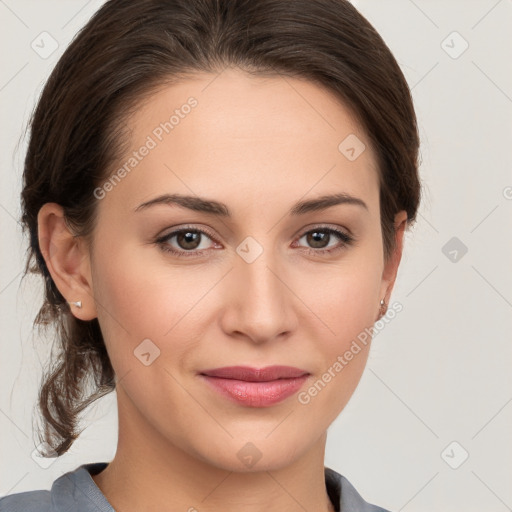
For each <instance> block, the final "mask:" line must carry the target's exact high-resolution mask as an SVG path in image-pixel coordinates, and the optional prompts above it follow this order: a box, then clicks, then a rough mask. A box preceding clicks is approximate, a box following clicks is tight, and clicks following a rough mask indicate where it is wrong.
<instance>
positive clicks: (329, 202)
mask: <svg viewBox="0 0 512 512" xmlns="http://www.w3.org/2000/svg"><path fill="white" fill-rule="evenodd" d="M157 204H166V205H178V206H181V207H183V208H188V209H189V210H193V211H196V212H202V213H207V214H210V215H216V216H218V217H223V218H227V217H231V216H232V215H231V212H230V211H229V208H228V207H227V205H225V204H224V203H220V202H218V201H214V200H211V199H205V198H201V197H197V196H187V195H182V194H163V195H160V196H158V197H155V198H154V199H151V200H149V201H146V202H144V203H142V204H140V205H139V206H137V207H136V208H135V209H134V211H135V212H138V211H141V210H145V209H147V208H149V207H151V206H155V205H157ZM339 204H350V205H356V206H361V207H363V208H365V209H366V210H367V211H368V206H367V205H366V203H365V202H364V201H363V200H362V199H359V198H358V197H354V196H352V195H350V194H347V193H345V192H341V193H338V194H332V195H324V196H321V197H318V198H316V199H308V200H307V201H299V202H298V203H296V204H295V205H293V207H292V208H291V209H290V214H291V215H292V216H296V215H304V214H306V213H309V212H315V211H319V210H325V209H327V208H331V207H332V206H336V205H339Z"/></svg>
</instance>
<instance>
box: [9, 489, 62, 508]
mask: <svg viewBox="0 0 512 512" xmlns="http://www.w3.org/2000/svg"><path fill="white" fill-rule="evenodd" d="M51 510H52V503H51V497H50V491H27V492H19V493H17V494H9V495H8V496H4V497H3V498H0V512H50V511H51Z"/></svg>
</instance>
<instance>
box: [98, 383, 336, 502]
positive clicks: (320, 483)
mask: <svg viewBox="0 0 512 512" xmlns="http://www.w3.org/2000/svg"><path fill="white" fill-rule="evenodd" d="M120 398H122V399H121V400H120ZM126 399H127V397H126V395H123V393H122V390H120V389H119V390H118V414H119V437H118V445H117V451H116V455H115V457H114V459H113V460H112V461H111V462H110V464H109V465H108V466H107V467H106V468H105V469H104V470H103V471H102V472H101V473H99V474H97V475H93V477H92V478H93V480H94V482H95V483H96V485H97V486H98V487H99V488H100V490H101V491H102V492H103V494H104V495H105V497H106V498H107V500H108V501H109V502H110V504H111V505H112V507H113V508H114V509H115V510H122V511H123V512H132V511H137V512H145V511H150V510H161V511H162V512H166V511H167V510H173V511H174V510H184V511H189V512H197V511H199V512H213V511H217V510H223V511H225V512H235V511H239V510H244V511H245V512H263V511H264V512H277V511H279V512H282V510H286V511H290V512H294V511H297V512H304V510H311V511H321V512H326V511H333V510H334V508H333V507H332V503H331V502H330V500H329V497H328V495H327V490H326V486H325V475H324V455H325V442H326V437H327V434H326V433H324V434H323V435H322V436H321V437H320V438H319V439H318V440H317V441H316V443H315V444H313V445H312V446H311V448H310V449H309V450H307V451H306V452H305V453H304V454H303V455H302V456H301V457H300V458H298V459H294V460H293V461H292V462H291V463H289V464H286V465H284V466H280V467H273V466H270V467H266V466H265V465H264V464H263V461H264V457H262V459H261V460H260V461H258V462H257V463H256V464H255V465H254V467H252V468H250V469H247V470H245V471H243V472H240V471H233V470H229V468H222V467H219V466H215V465H213V464H212V463H211V461H208V460H206V459H205V458H204V457H202V456H201V454H198V453H193V450H192V449H191V448H190V447H187V449H184V448H183V447H182V446H183V445H182V443H179V440H178V442H174V443H173V442H172V441H171V440H170V439H169V438H168V437H165V438H164V437H163V436H162V433H161V432H159V431H157V430H155V429H154V428H153V427H152V426H151V425H150V424H148V423H147V422H146V421H143V418H142V417H141V416H140V415H139V414H136V413H135V412H134V411H133V410H132V408H133V404H130V403H129V402H128V401H127V400H126ZM128 420H129V421H128ZM213 441H214V440H213V439H212V442H213Z"/></svg>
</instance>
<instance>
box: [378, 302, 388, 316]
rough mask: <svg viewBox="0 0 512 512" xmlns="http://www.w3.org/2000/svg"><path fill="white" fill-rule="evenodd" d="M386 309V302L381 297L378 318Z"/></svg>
mask: <svg viewBox="0 0 512 512" xmlns="http://www.w3.org/2000/svg"><path fill="white" fill-rule="evenodd" d="M386 310H387V304H386V301H385V300H384V299H381V300H380V310H379V318H380V317H381V316H384V314H385V313H386Z"/></svg>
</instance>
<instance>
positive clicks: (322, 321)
mask: <svg viewBox="0 0 512 512" xmlns="http://www.w3.org/2000/svg"><path fill="white" fill-rule="evenodd" d="M190 96H193V97H194V98H196V99H197V101H198V105H197V107H195V108H194V109H192V110H191V112H190V113H189V114H188V115H187V116H185V117H184V119H181V120H180V122H179V125H177V126H175V128H174V129H173V131H172V132H170V133H169V134H165V135H164V137H163V140H162V141H161V142H160V143H159V144H158V145H157V147H156V148H154V149H152V150H151V151H150V152H149V154H148V155H147V156H146V157H145V158H144V159H143V160H142V161H141V162H140V163H139V164H138V165H137V167H135V168H134V169H133V170H132V171H131V172H130V173H129V174H128V175H126V177H124V178H123V179H122V181H121V182H120V183H119V184H117V185H116V186H115V187H114V188H113V189H112V190H111V191H109V192H108V193H107V194H106V195H105V197H104V198H103V199H101V200H99V201H98V209H99V211H98V213H99V216H98V224H97V226H96V229H95V231H94V246H93V248H92V250H91V247H90V246H88V245H87V244H86V243H85V241H84V240H83V239H82V238H73V236H72V233H71V232H70V231H69V230H68V228H67V227H66V225H65V223H64V220H63V216H62V209H61V207H60V206H59V205H57V204H55V203H47V204H45V205H44V206H43V208H41V210H40V212H39V216H38V222H39V230H40V233H39V238H40V243H41V244H42V250H43V252H44V253H45V255H46V262H47V264H48V268H49V270H50V273H51V275H52V277H53V279H54V281H55V283H56V285H57V286H58V288H59V290H60V292H61V293H62V294H63V295H64V296H65V297H66V298H67V300H68V301H76V300H81V301H82V304H83V306H82V308H81V309H78V308H75V307H72V311H73V314H74V315H75V316H76V317H77V318H80V319H82V320H91V319H93V318H96V317H98V320H99V323H100V326H101V329H102V333H103V335H104V339H105V343H106V347H107V350H108V353H109V356H110V358H111V361H112V365H113V367H114V370H115V372H116V378H117V403H118V412H119V441H118V446H117V452H116V455H115V457H114V459H113V461H112V462H111V463H110V464H109V466H108V467H107V468H106V469H105V470H104V471H103V472H101V473H100V474H98V475H95V476H94V477H93V480H94V482H95V483H96V484H97V485H98V487H99V488H100V489H101V491H102V492H103V493H104V494H105V496H106V497H107V499H108V500H109V501H110V503H111V504H112V506H113V507H114V508H115V509H116V510H122V511H123V512H127V511H150V510H162V511H164V510H189V509H190V510H192V509H191V507H194V508H195V509H197V510H198V511H200V512H202V511H214V510H224V511H227V512H230V511H239V510H244V511H247V512H260V511H266V512H273V511H282V510H287V511H301V512H303V511H304V510H308V511H318V510H323V511H326V510H332V508H331V505H330V501H329V499H328V496H327V492H326V488H325V480H324V455H325V443H326V432H327V429H328V427H329V425H330V424H331V423H332V422H333V421H334V420H335V419H336V417H337V416H338V415H339V413H340V412H341V411H342V410H343V408H344V407H345V405H346V404H347V402H348V401H349V399H350V397H351V396H352V394H353V392H354V391H355V389H356V386H357V384H358V382H359V380H360V378H361V375H362V372H363V370H364V367H365V364H366V361H367V357H368V350H369V347H370V343H368V344H367V345H366V347H363V349H362V350H361V351H360V352H359V353H358V354H357V355H356V356H354V358H353V359H352V360H351V361H350V362H349V364H347V365H346V366H345V367H344V368H343V371H341V372H339V373H338V374H337V375H336V377H334V378H333V379H332V380H331V381H330V382H329V383H328V384H327V385H326V386H325V387H324V388H323V389H322V390H321V392H319V393H318V394H317V396H315V397H314V398H312V399H311V401H310V402H309V403H308V404H306V405H303V404H301V403H299V401H298V400H297V395H293V396H291V397H289V398H287V399H285V400H284V401H282V402H280V403H278V404H276V405H274V406H271V407H267V408H251V407H246V406H242V405H239V404H237V403H233V402H231V401H228V400H227V399H226V398H224V397H223V396H221V395H220V394H218V393H216V392H215V391H214V390H212V389H210V388H209V387H208V386H206V384H205V383H204V382H203V381H202V380H201V379H200V378H199V377H198V375H197V373H198V372H199V371H201V370H204V369H207V368H215V367H222V366H231V365H249V366H253V367H263V366H268V365H273V364H283V365H290V366H296V367H299V368H302V369H305V370H306V371H308V372H310V374H311V375H310V376H309V378H308V380H307V382H306V383H305V384H304V386H303V387H302V388H301V391H303V390H307V389H308V388H309V387H310V386H311V385H312V384H313V383H314V382H316V381H317V380H318V379H319V378H320V377H321V376H322V374H323V373H324V372H325V371H326V370H327V369H328V368H329V367H332V365H333V363H334V362H335V361H336V358H337V357H338V356H339V355H342V354H344V353H345V351H346V350H347V349H348V348H349V346H350V344H351V342H352V341H353V340H354V339H355V338H356V337H357V335H358V334H359V333H361V332H362V331H364V329H365V328H369V327H371V326H373V324H374V322H375V321H376V320H377V319H378V317H379V316H378V314H379V307H380V304H379V302H380V299H382V298H384V299H385V300H386V303H388V304H389V300H390V294H391V291H392V288H393V286H394V282H395V278H396V274H397V269H398V265H399V262H400V259H401V255H402V242H403V234H404V229H405V227H406V219H407V216H406V212H405V211H401V212H399V213H397V215H396V217H395V228H396V242H397V248H396V250H395V252H394V253H393V256H392V258H391V259H390V260H389V261H388V262H386V263H385V262H384V259H383V245H382V234H381V227H380V213H379V189H378V181H377V170H376V167H375V166H376V163H375V162H376V159H375V154H374V152H373V150H372V148H371V145H370V142H369V140H368V138H367V135H366V134H365V133H364V132H363V131H362V130H361V128H360V127H359V126H358V124H357V123H356V122H355V120H354V118H353V117H352V116H351V114H350V112H349V111H348V110H347V109H346V108H345V107H344V106H343V105H342V104H341V103H340V102H339V101H338V100H337V99H336V98H335V97H334V96H332V95H331V94H330V93H329V92H328V91H326V90H323V89H322V88H320V87H318V86H317V85H315V84H313V83H310V82H308V81H305V80H301V79H297V78H293V79H292V78H286V79H285V78H282V77H272V78H268V77H266V78H262V77H254V76H249V75H248V74H246V73H244V72H242V71H240V70H237V69H232V68H228V69H226V70H224V71H223V72H222V73H221V74H220V75H219V76H216V75H211V74H198V75H194V76H192V77H190V78H189V79H187V80H185V81H183V82H180V83H178V84H173V85H171V86H166V87H165V88H163V89H161V90H160V91H158V92H156V93H155V94H153V95H152V96H151V97H150V98H149V100H148V101H146V102H145V103H144V104H143V105H142V106H141V108H139V109H138V110H137V111H136V112H135V114H134V115H133V116H132V117H131V118H130V119H129V120H128V126H129V127H130V128H131V129H132V130H133V132H132V137H131V148H132V149H131V150H130V152H128V154H127V155H126V158H128V157H129V156H130V154H131V151H133V150H136V149H137V148H140V146H141V145H142V144H144V142H145V140H146V138H147V136H148V135H150V134H151V133H152V131H153V130H154V128H155V127H156V126H158V125H159V123H160V122H162V121H164V120H167V119H168V118H169V117H170V115H171V114H172V112H173V111H174V110H175V109H176V108H180V106H181V105H183V104H184V103H186V101H187V99H188V98H189V97H190ZM349 134H356V136H357V137H358V138H359V139H360V140H361V141H363V142H364V143H365V145H366V150H365V151H363V153H362V154H361V155H360V156H359V157H358V158H357V159H356V160H354V161H350V160H348V159H347V158H346V157H345V156H344V155H343V154H342V153H341V152H340V151H339V150H338V145H339V144H340V142H341V141H342V140H343V139H344V138H345V137H347V135H349ZM125 161H126V159H123V160H122V161H120V162H118V164H119V165H122V164H123V163H124V162H125ZM113 169H114V168H113ZM336 192H345V193H349V194H351V195H353V196H356V197H358V198H360V199H362V200H363V201H364V202H365V203H366V205H367V206H368V210H366V209H364V208H362V207H360V206H357V205H352V204H341V205H337V206H333V207H331V208H328V209H325V210H321V211H315V212H310V213H307V214H305V215H302V216H292V215H290V214H289V210H290V208H291V207H292V205H294V204H295V203H296V202H297V201H299V200H305V199H313V198H317V197H319V196H322V195H324V194H333V193H336ZM163 193H182V194H190V195H197V196H200V197H204V198H208V199H214V200H217V201H221V202H223V203H225V204H226V205H227V206H228V207H229V209H230V211H231V212H232V218H230V219H227V218H224V219H221V218H217V217H215V216H213V215H210V214H206V213H202V212H194V211H192V210H189V209H186V208H183V207H179V206H171V205H157V206H153V207H151V208H147V209H144V210H141V211H139V212H134V211H133V210H134V209H135V208H136V207H137V206H138V205H139V204H141V203H142V202H144V201H148V200H150V199H152V198H154V197H157V196H159V195H161V194H163ZM189 224H192V225H193V226H192V227H193V228H195V229H204V228H206V229H209V230H210V231H211V232H212V233H213V234H214V235H215V239H212V238H210V237H209V236H208V235H201V236H202V238H201V242H200V246H198V245H196V247H198V249H197V248H196V249H192V250H195V251H196V252H197V250H201V249H205V252H204V253H203V255H202V256H200V257H197V258H186V257H181V258H180V257H177V256H174V255H171V254H170V253H166V252H164V251H163V250H162V248H161V246H159V245H158V244H156V243H155V240H156V239H157V238H158V237H159V236H162V235H164V234H170V233H171V232H172V231H175V230H176V229H177V228H180V227H183V226H184V225H189ZM325 225H328V226H329V227H334V228H338V229H341V230H342V231H345V232H347V230H348V231H349V232H350V233H352V234H353V235H354V236H355V237H356V238H357V242H356V243H355V244H353V245H348V246H345V247H343V248H342V249H341V250H339V251H337V252H333V253H331V254H330V255H324V256H321V255H318V254H317V253H315V254H313V253H312V254H308V253H307V249H308V248H310V249H311V250H312V251H315V250H316V251H318V250H319V249H321V248H324V247H325V246H328V247H327V248H332V247H335V246H340V245H341V244H342V241H341V240H340V239H339V238H337V237H336V236H335V235H331V236H330V238H329V235H324V236H325V237H326V241H325V242H324V245H321V244H318V245H313V243H314V241H313V242H312V240H311V239H309V240H308V237H306V236H304V234H306V233H308V230H314V228H318V227H322V226H325ZM248 236H251V237H252V238H254V239H255V240H256V241H257V242H258V243H259V244H260V246H261V247H262V248H263V252H262V254H261V255H260V256H259V257H258V258H257V259H256V260H255V261H254V262H252V263H247V262H246V261H245V260H244V259H243V258H241V257H240V256H239V255H238V253H237V252H236V249H237V247H238V246H239V245H240V244H241V242H242V241H243V240H244V239H245V238H246V237H248ZM294 242H295V245H294ZM164 243H166V244H167V245H168V246H171V247H172V248H174V249H176V250H182V251H183V250H187V249H186V248H187V246H186V245H183V241H182V243H181V245H179V241H178V238H177V237H176V236H175V237H173V238H169V239H168V240H167V241H166V242H164ZM50 244H52V245H53V246H54V248H55V250H54V251H53V255H52V256H51V257H49V256H48V254H49V253H48V250H49V247H50ZM189 250H190V249H189ZM146 338H149V339H150V340H152V342H153V343H154V344H155V345H156V346H157V347H158V348H159V350H160V356H159V357H158V358H156V359H155V360H154V361H153V362H152V363H151V364H150V365H148V366H146V365H144V364H142V363H141V361H140V360H139V359H138V358H137V357H135V356H134V350H135V349H136V347H137V346H138V345H139V344H140V343H141V342H142V340H144V339H146ZM247 442H251V443H253V445H254V446H255V447H256V448H257V450H258V451H259V452H261V459H260V460H259V461H258V462H257V463H256V464H255V465H253V466H252V467H248V466H246V465H244V464H243V463H242V462H241V460H240V459H239V458H238V457H237V453H238V452H239V450H240V449H241V448H242V447H243V446H244V445H245V444H246V443H247Z"/></svg>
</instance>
